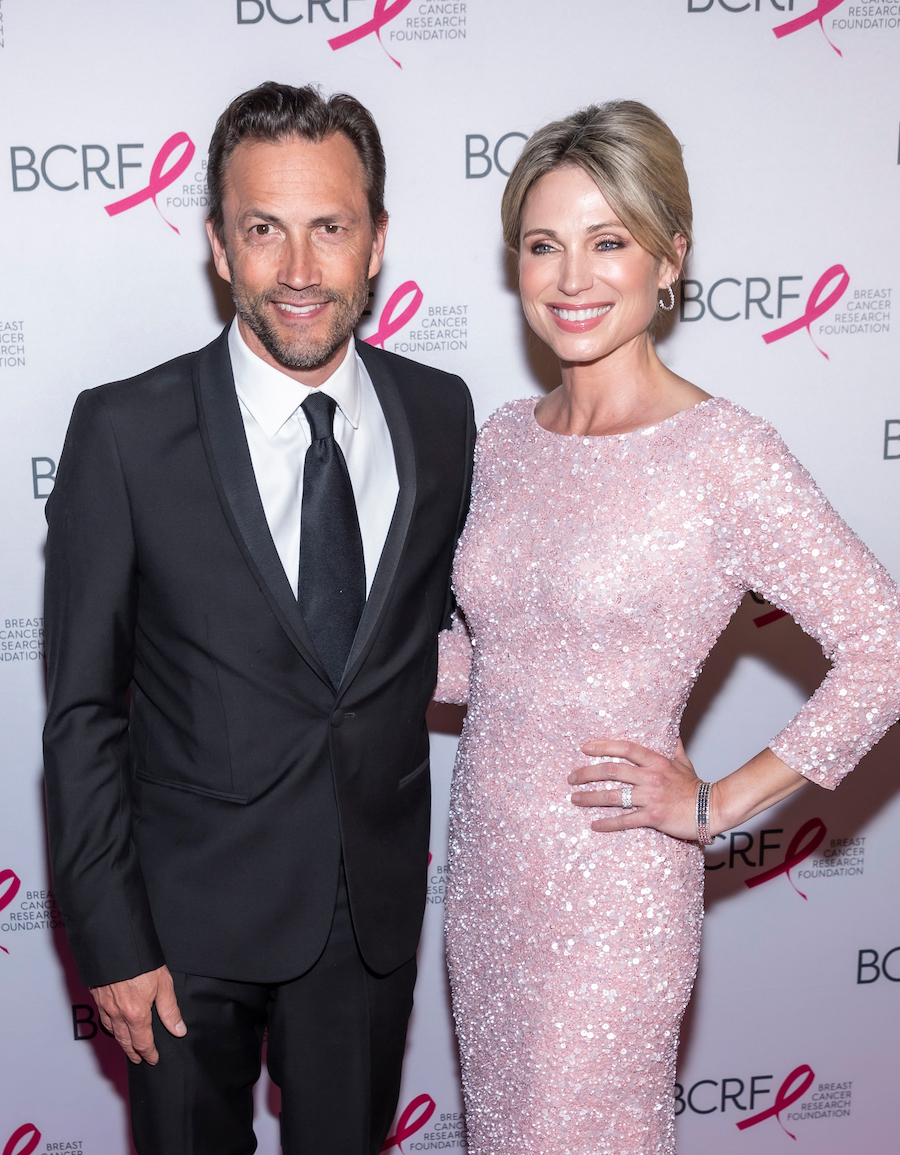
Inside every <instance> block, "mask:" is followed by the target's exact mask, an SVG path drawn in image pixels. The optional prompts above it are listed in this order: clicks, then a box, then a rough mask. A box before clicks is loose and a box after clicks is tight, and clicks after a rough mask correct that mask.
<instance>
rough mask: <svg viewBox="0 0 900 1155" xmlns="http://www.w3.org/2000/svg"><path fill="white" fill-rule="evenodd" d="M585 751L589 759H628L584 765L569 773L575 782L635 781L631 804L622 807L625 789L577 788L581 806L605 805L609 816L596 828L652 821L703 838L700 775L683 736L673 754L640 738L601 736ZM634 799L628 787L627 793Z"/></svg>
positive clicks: (679, 835) (683, 834)
mask: <svg viewBox="0 0 900 1155" xmlns="http://www.w3.org/2000/svg"><path fill="white" fill-rule="evenodd" d="M581 749H582V752H583V753H584V754H587V755H588V757H589V758H615V759H622V761H615V762H599V763H596V764H595V765H591V766H579V767H578V769H577V770H573V771H572V773H571V774H570V775H569V783H570V784H571V785H572V786H583V785H585V784H588V783H591V782H617V783H619V782H620V783H624V784H626V786H628V785H630V786H631V807H632V808H631V809H630V810H622V809H621V807H622V793H623V791H621V790H619V789H613V790H610V789H609V788H608V787H605V788H603V789H600V790H576V791H575V792H574V793H573V794H572V801H573V802H574V804H575V805H576V806H602V807H604V809H605V810H606V813H605V815H604V817H602V818H597V819H595V821H593V822H592V823H591V829H592V830H602V831H607V830H633V829H635V828H636V827H641V826H649V827H651V828H652V829H654V830H659V831H661V832H662V833H663V834H668V835H670V836H671V837H672V838H683V839H685V840H688V841H690V840H692V839H695V838H696V837H697V790H698V788H699V783H700V779H699V778H698V777H697V775H696V774H695V773H694V767H693V766H692V765H691V762H690V759H689V758H688V756H687V754H685V752H684V746H682V744H681V739H680V738H679V740H678V747H677V749H676V751H675V754H674V755H673V757H671V758H666V756H665V755H664V754H658V753H657V752H656V751H655V750H648V749H647V748H646V747H645V746H639V745H638V744H637V743H636V742H620V741H615V740H612V739H610V740H607V739H600V738H598V739H596V740H595V741H592V742H585V744H584V745H583V746H582V747H581ZM624 793H625V795H626V797H625V801H626V802H627V801H628V797H627V793H628V792H627V790H626V791H625V792H624Z"/></svg>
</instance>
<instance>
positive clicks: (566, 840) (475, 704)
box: [437, 398, 900, 1155]
mask: <svg viewBox="0 0 900 1155" xmlns="http://www.w3.org/2000/svg"><path fill="white" fill-rule="evenodd" d="M533 408H534V399H533V398H531V399H526V400H522V401H514V402H512V403H510V404H508V405H506V406H504V407H503V408H502V409H500V410H499V411H498V412H497V413H495V414H494V416H493V417H492V418H491V419H490V420H489V421H488V422H487V424H486V425H485V427H484V429H483V430H482V432H481V435H480V438H479V446H478V453H477V466H476V481H475V488H474V493H473V502H472V509H471V513H470V515H469V520H468V523H467V525H466V529H465V533H464V534H463V537H462V540H461V542H460V546H459V551H458V553H457V557H456V563H455V571H454V572H455V577H454V582H455V588H456V592H457V596H458V600H459V603H460V606H461V607H462V610H463V611H464V614H465V619H466V622H467V624H468V627H469V630H470V633H471V641H470V639H469V634H467V633H466V632H465V631H464V629H463V628H461V627H460V626H459V625H457V626H456V627H455V628H454V630H453V631H452V632H451V631H448V632H447V633H445V634H444V635H442V639H441V641H442V658H441V677H440V681H439V684H438V691H437V696H438V697H439V698H440V699H442V700H445V701H466V700H468V703H469V711H468V717H467V719H466V724H465V729H464V731H463V735H462V740H461V743H460V749H459V757H458V760H457V764H456V770H455V776H454V785H453V795H452V818H451V868H450V884H449V888H448V895H447V933H448V953H449V961H450V974H451V979H452V986H453V1002H454V1012H455V1016H456V1023H457V1030H458V1035H459V1042H460V1050H461V1055H462V1071H463V1085H464V1091H465V1102H466V1114H467V1121H468V1133H469V1152H470V1155H663V1153H665V1155H671V1153H672V1152H674V1150H675V1143H674V1124H673V1083H674V1076H675V1054H676V1049H677V1044H678V1031H679V1024H680V1022H681V1018H682V1014H683V1012H684V1009H685V1006H686V1004H687V1001H688V997H689V995H690V991H691V985H692V983H693V980H694V975H695V971H696V966H697V954H698V948H699V941H700V923H701V917H702V892H703V854H702V851H701V850H700V849H699V847H698V846H697V845H695V844H692V843H686V842H680V841H678V840H676V839H673V838H669V837H667V836H666V835H663V834H659V833H657V832H655V831H651V830H635V831H628V832H624V833H615V834H597V833H595V832H593V831H591V830H590V828H589V827H590V822H591V818H592V815H591V813H590V812H586V811H582V810H579V809H577V808H576V807H574V806H573V805H572V803H571V802H570V801H569V795H570V790H571V788H570V787H569V786H568V784H567V782H566V776H567V774H568V773H569V771H570V770H572V769H573V768H574V767H575V766H578V765H581V764H583V762H584V760H585V759H584V756H583V755H582V754H580V753H579V747H580V746H581V744H582V743H583V742H584V741H585V740H587V739H588V738H591V737H598V736H609V737H616V738H626V739H630V740H632V741H635V742H639V743H640V744H641V745H643V746H647V747H650V748H651V749H654V750H660V751H663V752H665V753H666V754H667V755H671V754H672V753H673V751H674V749H675V743H676V739H677V736H678V728H679V722H680V718H681V714H682V711H683V709H684V706H685V703H686V701H687V698H688V694H689V692H690V690H691V687H692V686H693V684H694V681H695V679H696V677H697V674H698V672H699V670H700V668H701V666H702V665H703V662H704V660H705V658H706V656H707V654H708V653H709V650H710V649H711V647H712V645H713V643H714V642H715V640H716V638H717V637H718V635H719V634H720V632H721V631H722V630H723V629H724V627H725V625H726V624H727V623H728V620H729V618H730V617H731V615H732V613H733V612H734V610H735V609H736V607H737V606H738V604H739V602H740V601H741V598H742V597H743V595H744V593H745V591H746V590H748V589H752V590H756V591H758V592H760V593H762V594H764V595H765V596H766V597H767V598H768V599H769V600H770V601H772V602H773V603H774V604H775V605H777V606H780V607H782V608H783V609H785V610H787V611H788V612H789V613H790V614H792V615H793V616H794V618H795V619H796V620H797V621H798V622H799V623H800V625H801V626H802V627H803V628H804V629H805V630H806V631H807V632H808V633H810V634H812V635H813V636H814V637H816V638H817V639H818V640H819V641H820V642H821V644H822V646H823V647H824V649H825V652H826V654H827V655H828V656H829V658H831V659H832V660H833V662H834V667H833V669H832V671H831V672H830V673H829V675H828V677H827V678H826V680H825V682H824V683H823V685H822V686H821V687H820V689H819V690H818V691H817V692H816V694H815V696H814V697H813V698H812V699H811V701H810V702H809V704H808V705H807V706H805V707H804V708H803V710H801V712H800V713H799V714H798V715H797V717H796V718H795V719H794V720H793V721H792V722H791V723H790V725H789V726H788V727H787V728H786V729H785V730H783V731H782V733H781V734H779V735H778V737H777V738H776V739H775V740H773V742H772V743H771V745H772V748H773V749H774V750H775V752H776V753H777V754H778V755H779V757H781V758H782V759H783V760H784V761H785V762H786V763H787V764H788V765H790V766H792V767H793V768H794V769H796V770H799V771H800V772H801V773H803V774H805V775H806V776H807V777H809V778H811V779H812V780H814V781H815V782H818V783H820V784H821V785H823V786H826V787H829V788H832V787H834V786H835V785H836V784H837V782H838V781H839V779H840V778H841V777H842V776H843V775H844V774H845V773H846V772H847V771H849V770H850V769H851V768H852V767H853V765H854V764H855V763H856V762H857V761H858V760H859V759H860V758H861V757H862V755H863V754H864V753H865V752H866V751H867V750H868V749H870V747H871V746H872V745H873V744H874V743H875V742H876V741H877V740H878V738H879V737H880V736H881V735H882V734H883V733H884V731H885V730H886V729H887V727H888V726H890V725H891V724H892V723H893V722H894V720H895V719H896V718H897V715H898V713H900V647H898V629H900V609H898V591H897V589H896V587H895V585H894V583H893V582H892V581H891V579H890V578H889V577H888V575H887V574H886V572H885V571H884V569H883V568H882V567H881V566H880V565H879V563H878V562H877V561H876V560H875V559H874V558H873V557H872V555H871V554H870V553H869V552H868V550H867V549H866V548H865V546H864V545H863V544H862V543H861V542H860V540H859V539H858V538H857V537H856V536H855V534H854V533H853V532H852V531H851V530H850V529H849V528H848V527H847V526H846V525H845V524H844V523H843V522H842V521H841V519H840V518H839V517H838V516H837V514H836V513H835V512H834V510H833V509H832V508H831V507H830V506H829V504H828V503H827V501H826V500H825V499H824V498H823V496H822V495H821V493H820V492H819V491H818V489H817V488H816V486H815V484H814V483H813V482H812V480H811V479H810V477H809V475H808V474H807V473H806V471H805V470H804V469H803V467H802V466H800V465H799V464H798V462H797V461H796V460H795V459H794V458H793V457H792V456H791V454H790V453H789V452H788V451H787V449H786V448H785V446H784V444H783V442H782V441H781V439H780V438H779V437H778V435H777V434H776V433H775V431H774V430H773V429H772V428H771V427H770V426H769V425H767V424H766V423H765V422H764V421H762V420H760V419H759V418H756V417H753V416H751V415H750V414H748V413H747V412H746V411H744V410H743V409H741V408H739V407H738V406H736V405H733V404H732V403H730V402H728V401H726V400H722V399H718V398H714V399H712V400H709V401H706V402H704V403H703V404H701V405H698V406H697V407H696V408H694V409H690V410H686V411H685V412H683V413H680V414H676V415H675V416H674V417H671V418H669V419H668V420H666V421H663V422H660V424H658V425H656V426H653V427H651V428H649V429H642V430H638V431H636V432H634V433H627V434H622V435H620V436H607V437H570V436H562V435H559V434H554V433H549V432H547V431H546V430H544V429H542V428H541V427H540V426H539V425H538V424H537V422H536V420H535V418H534V413H533ZM470 665H471V671H470ZM470 673H471V676H470ZM725 769H726V768H723V772H724V770H725Z"/></svg>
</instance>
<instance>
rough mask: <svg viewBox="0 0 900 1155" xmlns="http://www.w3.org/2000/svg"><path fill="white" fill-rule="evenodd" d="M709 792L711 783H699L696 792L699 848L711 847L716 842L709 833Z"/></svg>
mask: <svg viewBox="0 0 900 1155" xmlns="http://www.w3.org/2000/svg"><path fill="white" fill-rule="evenodd" d="M710 790H712V783H711V782H701V783H700V789H699V790H698V791H697V841H698V842H699V843H700V845H701V846H712V844H713V843H714V842H715V840H716V839H715V835H713V836H712V837H710V833H709V792H710Z"/></svg>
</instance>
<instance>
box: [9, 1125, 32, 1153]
mask: <svg viewBox="0 0 900 1155" xmlns="http://www.w3.org/2000/svg"><path fill="white" fill-rule="evenodd" d="M21 1139H26V1140H27V1141H26V1143H25V1146H24V1147H20V1146H19V1141H20V1140H21ZM40 1141H41V1133H40V1131H39V1130H38V1129H37V1127H35V1125H34V1123H23V1124H22V1126H21V1127H20V1128H19V1129H18V1130H17V1131H13V1133H12V1135H10V1137H9V1139H8V1140H7V1141H6V1146H5V1147H4V1148H3V1155H31V1153H32V1151H34V1149H35V1148H36V1147H37V1145H38V1143H40Z"/></svg>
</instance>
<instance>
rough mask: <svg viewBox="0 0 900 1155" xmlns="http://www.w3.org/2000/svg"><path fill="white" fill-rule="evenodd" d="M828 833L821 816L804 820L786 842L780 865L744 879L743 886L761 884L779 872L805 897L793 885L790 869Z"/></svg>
mask: <svg viewBox="0 0 900 1155" xmlns="http://www.w3.org/2000/svg"><path fill="white" fill-rule="evenodd" d="M827 833H828V831H827V829H826V827H825V823H824V822H823V821H822V819H821V818H810V820H809V822H804V823H803V825H802V826H801V827H800V829H799V830H798V831H797V833H796V834H795V835H794V837H793V838H792V839H791V841H790V842H789V843H788V848H787V852H786V853H785V856H784V862H782V864H781V865H780V866H773V867H772V869H771V870H766V871H765V872H764V873H762V874H758V875H757V876H756V877H755V878H748V879H746V880H745V886H749V887H751V888H752V887H754V886H762V884H763V883H764V882H768V881H769V880H770V879H772V878H777V877H778V876H779V874H786V875H787V880H788V882H789V883H790V884H791V886H793V887H794V890H796V891H797V893H798V894H799V895H800V897H801V898H804V899H805V898H806V895H805V894H804V893H803V891H802V890H799V889H798V888H797V887H796V886H795V885H794V880H793V879H792V878H791V871H792V870H793V869H794V867H795V866H796V865H797V864H798V863H800V862H802V861H803V860H804V858H809V856H810V855H811V854H812V853H813V852H814V851H815V850H818V848H819V847H820V846H821V845H822V840H823V839H824V837H825V835H826V834H827ZM807 835H809V836H810V837H809V840H808V841H807V842H804V841H803V840H804V838H806V836H807Z"/></svg>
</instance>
